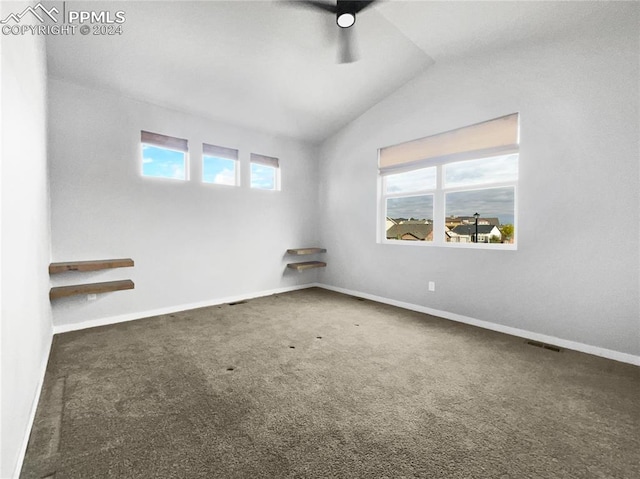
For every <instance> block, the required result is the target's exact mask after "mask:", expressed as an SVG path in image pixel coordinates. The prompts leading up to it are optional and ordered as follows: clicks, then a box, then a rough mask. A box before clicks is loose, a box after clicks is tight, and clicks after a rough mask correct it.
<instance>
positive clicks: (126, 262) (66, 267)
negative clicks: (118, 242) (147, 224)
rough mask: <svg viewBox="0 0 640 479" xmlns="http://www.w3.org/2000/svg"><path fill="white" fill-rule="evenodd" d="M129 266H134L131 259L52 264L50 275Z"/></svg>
mask: <svg viewBox="0 0 640 479" xmlns="http://www.w3.org/2000/svg"><path fill="white" fill-rule="evenodd" d="M129 266H133V260H132V259H131V258H119V259H99V260H95V261H69V262H66V263H51V264H50V265H49V274H56V273H63V272H65V271H97V270H100V269H110V268H127V267H129Z"/></svg>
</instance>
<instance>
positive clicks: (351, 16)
mask: <svg viewBox="0 0 640 479" xmlns="http://www.w3.org/2000/svg"><path fill="white" fill-rule="evenodd" d="M336 23H337V24H338V26H339V27H340V28H349V27H351V26H353V24H354V23H356V14H355V13H350V12H343V13H338V16H337V18H336Z"/></svg>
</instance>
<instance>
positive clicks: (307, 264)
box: [287, 261, 327, 271]
mask: <svg viewBox="0 0 640 479" xmlns="http://www.w3.org/2000/svg"><path fill="white" fill-rule="evenodd" d="M325 266H327V263H323V262H322V261H304V262H302V263H289V264H288V265H287V268H291V269H295V270H296V271H304V270H305V269H311V268H324V267H325Z"/></svg>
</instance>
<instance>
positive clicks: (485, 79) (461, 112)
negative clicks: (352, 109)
mask: <svg viewBox="0 0 640 479" xmlns="http://www.w3.org/2000/svg"><path fill="white" fill-rule="evenodd" d="M635 11H636V12H637V9H636V10H635ZM638 20H639V19H638V18H637V15H635V16H634V15H631V16H630V17H627V18H623V19H621V22H620V24H619V25H618V28H617V30H616V31H615V32H606V31H597V32H593V35H591V36H589V37H585V38H565V39H564V40H563V41H562V42H555V43H552V42H549V43H548V44H543V45H537V46H531V45H515V46H514V47H513V49H510V50H505V51H502V52H499V53H495V54H493V55H487V56H483V57H479V56H477V57H472V58H466V59H458V60H456V61H453V62H450V63H440V64H438V63H436V65H434V66H433V67H431V68H430V70H428V71H427V72H426V73H424V74H423V75H421V76H420V77H418V78H416V79H414V80H413V81H411V82H410V83H408V84H406V85H405V86H404V87H403V88H401V89H400V90H398V91H397V92H396V93H394V94H393V95H391V96H390V97H388V98H387V99H385V100H384V101H382V102H381V103H379V104H378V105H376V106H375V107H373V108H372V109H370V110H369V111H367V112H366V113H365V114H364V115H362V116H361V117H360V118H359V119H357V120H356V121H354V122H353V123H351V124H350V125H349V126H348V127H347V128H345V129H344V130H343V131H342V132H341V133H339V134H337V135H336V136H334V137H333V138H331V139H329V140H328V141H326V142H325V143H324V144H323V147H322V151H321V158H320V165H321V171H320V177H321V188H320V198H321V205H320V206H321V212H322V215H321V224H322V226H323V227H322V230H321V231H322V243H323V244H324V245H325V246H326V247H327V248H328V250H329V253H328V255H327V261H328V263H329V264H330V265H331V268H327V270H326V271H324V272H322V273H321V275H320V281H321V282H323V283H326V284H328V285H331V286H334V287H339V288H344V289H349V290H353V291H359V292H363V293H367V294H370V295H377V296H381V297H385V298H390V299H392V300H396V301H402V302H405V303H410V304H414V305H418V306H423V307H429V308H433V309H436V310H440V311H445V312H450V313H454V314H457V315H463V316H466V317H469V318H475V319H478V320H483V321H488V322H492V323H499V324H500V325H503V326H507V327H512V328H519V329H522V330H525V331H530V332H534V333H538V334H545V335H549V336H552V337H554V338H560V339H565V340H570V341H574V342H578V343H582V344H586V345H591V346H597V347H599V348H605V349H610V350H614V351H617V352H622V353H627V354H631V355H638V354H640V344H639V342H640V339H639V338H640V319H639V318H640V311H639V306H638V297H639V278H638V274H639V273H638V271H639V268H638V265H639V257H638V253H639V240H638V238H639V231H638V213H639V209H638V207H639V196H638V190H639V188H638V186H639V182H638V179H639V171H638V164H639V161H638V153H639V150H638V146H639V145H638V138H639V134H640V133H639V132H640V125H639V112H640V111H639V107H638V103H639V85H638V78H639V75H640V69H639V67H638V62H639V58H640V55H639V53H640V52H639V47H638V34H639V31H638ZM513 112H520V120H521V155H520V183H519V192H518V195H519V215H520V216H519V230H518V231H517V234H518V250H517V251H488V250H476V249H455V248H445V247H417V246H413V245H412V246H408V245H407V246H405V245H382V244H377V243H376V214H377V213H376V206H377V196H376V195H377V193H376V187H377V180H378V178H377V164H376V162H377V149H378V148H380V147H383V146H388V145H392V144H396V143H399V142H403V141H408V140H412V139H415V138H420V137H423V136H427V135H431V134H435V133H438V132H441V131H446V130H450V129H453V128H457V127H461V126H465V125H470V124H473V123H477V122H480V121H483V120H488V119H491V118H496V117H498V116H501V115H505V114H509V113H513ZM488 274H489V275H490V276H491V277H493V278H494V279H493V280H491V281H486V280H484V278H486V277H487V275H488ZM428 281H435V282H436V291H435V292H432V293H430V292H428V291H427V282H428Z"/></svg>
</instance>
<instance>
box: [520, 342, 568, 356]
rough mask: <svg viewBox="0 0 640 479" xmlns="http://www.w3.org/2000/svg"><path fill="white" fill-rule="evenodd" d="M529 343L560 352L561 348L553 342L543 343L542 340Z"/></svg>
mask: <svg viewBox="0 0 640 479" xmlns="http://www.w3.org/2000/svg"><path fill="white" fill-rule="evenodd" d="M527 344H528V345H530V346H535V347H536V348H542V349H548V350H549V351H555V352H556V353H559V352H560V351H561V349H560V348H559V347H558V346H553V345H551V344H545V343H541V342H540V341H527Z"/></svg>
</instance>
